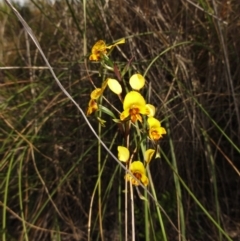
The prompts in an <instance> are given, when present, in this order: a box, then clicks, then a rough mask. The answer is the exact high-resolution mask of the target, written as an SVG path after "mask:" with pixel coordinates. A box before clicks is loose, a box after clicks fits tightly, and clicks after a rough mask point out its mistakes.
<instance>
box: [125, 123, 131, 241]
mask: <svg viewBox="0 0 240 241" xmlns="http://www.w3.org/2000/svg"><path fill="white" fill-rule="evenodd" d="M130 129H131V122H130V121H128V122H126V124H125V133H127V136H126V139H125V142H126V147H127V148H128V149H129V138H130V136H129V132H130ZM129 165H130V163H127V164H126V171H125V176H126V175H127V173H128V172H127V170H128V168H129ZM127 240H128V181H127V178H125V241H127Z"/></svg>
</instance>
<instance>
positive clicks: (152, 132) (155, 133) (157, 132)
mask: <svg viewBox="0 0 240 241" xmlns="http://www.w3.org/2000/svg"><path fill="white" fill-rule="evenodd" d="M147 122H148V126H149V137H150V139H151V140H154V141H157V140H159V139H160V138H162V137H163V136H162V135H164V134H167V132H166V130H165V128H163V127H161V123H160V121H159V120H157V119H156V118H154V117H149V118H148V119H147Z"/></svg>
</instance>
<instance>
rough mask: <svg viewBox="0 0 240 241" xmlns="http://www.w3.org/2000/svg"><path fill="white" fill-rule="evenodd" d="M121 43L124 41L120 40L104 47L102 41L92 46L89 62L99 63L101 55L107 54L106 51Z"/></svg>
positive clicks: (104, 44)
mask: <svg viewBox="0 0 240 241" xmlns="http://www.w3.org/2000/svg"><path fill="white" fill-rule="evenodd" d="M123 43H125V39H121V40H119V41H118V42H116V43H115V44H112V45H106V43H105V42H104V41H103V40H99V41H97V42H96V43H95V44H94V45H93V47H92V51H91V52H92V53H91V55H90V57H89V60H91V61H99V60H101V58H102V56H103V55H106V54H107V49H111V48H113V47H114V46H116V45H118V44H123Z"/></svg>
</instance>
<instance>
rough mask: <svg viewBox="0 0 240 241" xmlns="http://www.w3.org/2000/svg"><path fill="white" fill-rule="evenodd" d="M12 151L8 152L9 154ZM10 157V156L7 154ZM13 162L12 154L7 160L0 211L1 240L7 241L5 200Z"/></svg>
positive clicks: (6, 199)
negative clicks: (0, 209)
mask: <svg viewBox="0 0 240 241" xmlns="http://www.w3.org/2000/svg"><path fill="white" fill-rule="evenodd" d="M11 154H12V153H10V155H11ZM9 157H10V156H9ZM13 162H14V156H13V155H12V156H11V159H10V162H9V166H8V171H7V175H6V178H5V182H6V183H5V188H4V198H3V211H2V230H3V233H2V241H8V240H7V239H6V233H7V230H6V228H7V224H6V218H7V201H8V190H9V180H10V177H11V171H12V166H13Z"/></svg>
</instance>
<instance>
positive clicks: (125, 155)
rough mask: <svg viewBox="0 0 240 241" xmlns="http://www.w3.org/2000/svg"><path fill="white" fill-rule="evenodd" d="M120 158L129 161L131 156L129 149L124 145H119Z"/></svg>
mask: <svg viewBox="0 0 240 241" xmlns="http://www.w3.org/2000/svg"><path fill="white" fill-rule="evenodd" d="M117 149H118V159H119V160H120V161H122V162H127V161H128V160H129V157H130V152H129V150H128V149H127V148H126V147H124V146H118V148H117Z"/></svg>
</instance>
